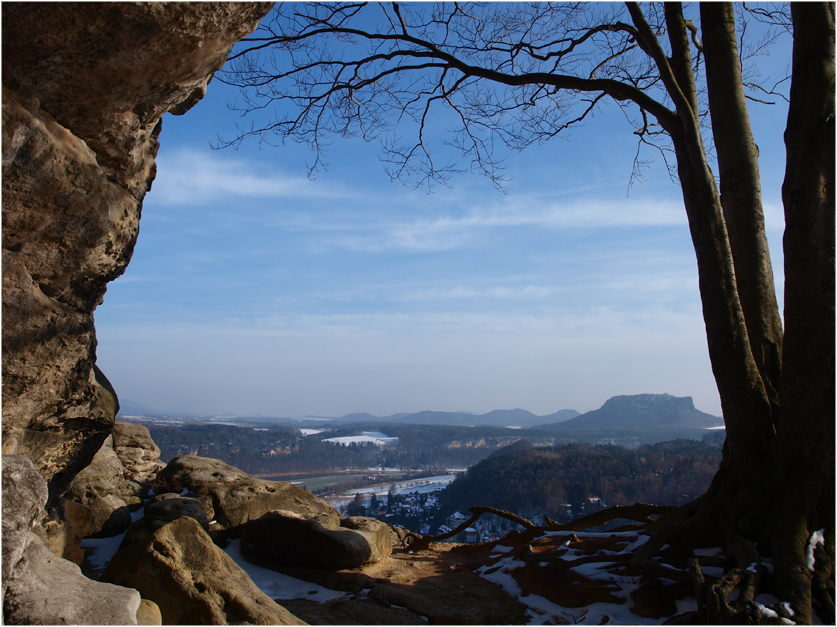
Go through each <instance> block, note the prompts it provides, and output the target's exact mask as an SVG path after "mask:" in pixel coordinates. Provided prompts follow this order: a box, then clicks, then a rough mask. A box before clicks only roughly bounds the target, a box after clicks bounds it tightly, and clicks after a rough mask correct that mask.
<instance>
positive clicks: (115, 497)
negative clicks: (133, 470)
mask: <svg viewBox="0 0 837 627" xmlns="http://www.w3.org/2000/svg"><path fill="white" fill-rule="evenodd" d="M124 473H125V469H124V467H123V466H122V462H120V461H119V457H117V455H116V452H115V451H114V450H113V448H112V442H111V438H107V439H106V440H105V444H104V445H103V446H102V448H101V449H99V452H98V453H96V456H95V457H94V458H93V461H92V462H91V463H90V465H89V466H87V468H84V469H83V470H82V471H81V472H80V473H78V475H76V477H75V479H74V480H73V484H72V486H71V487H70V490H69V491H68V492H67V497H68V498H70V499H72V500H74V501H76V502H78V503H81V504H82V505H85V506H87V507H89V508H90V511H91V513H92V517H93V520H92V522H91V529H90V533H91V535H93V536H94V537H109V536H113V535H116V534H118V533H122V532H123V531H125V530H126V529H127V528H128V525H130V524H131V512H130V510H129V505H131V506H136V507H138V506H139V504H140V502H141V500H140V496H141V495H142V494H143V492H144V491H145V490H144V489H143V488H142V486H140V485H139V484H138V483H137V482H135V481H129V480H127V479H125V477H124Z"/></svg>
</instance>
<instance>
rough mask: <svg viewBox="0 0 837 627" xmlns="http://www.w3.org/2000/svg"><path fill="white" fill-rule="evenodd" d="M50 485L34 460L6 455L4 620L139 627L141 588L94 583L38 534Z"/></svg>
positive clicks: (4, 494)
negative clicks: (56, 552) (132, 625)
mask: <svg viewBox="0 0 837 627" xmlns="http://www.w3.org/2000/svg"><path fill="white" fill-rule="evenodd" d="M46 499H47V486H46V483H45V482H44V480H43V478H42V477H41V476H40V475H39V474H38V472H37V471H36V470H35V467H34V466H33V464H32V462H31V460H29V459H27V458H25V457H19V456H13V455H4V456H3V622H4V623H5V624H27V625H60V624H65V625H84V624H87V625H128V624H136V622H137V610H138V609H139V606H140V595H139V593H138V592H137V591H136V590H130V589H127V588H123V587H120V586H114V585H110V584H105V583H100V582H97V581H91V580H90V579H87V578H86V577H84V576H83V575H82V574H81V570H80V569H79V567H78V566H76V565H75V564H73V563H71V562H69V561H67V560H65V559H61V558H60V557H57V556H56V555H55V554H54V553H53V552H52V551H51V550H50V548H49V547H48V546H47V545H46V543H45V542H44V541H43V540H42V539H41V537H40V536H39V535H38V534H37V533H35V532H34V531H33V525H34V523H35V522H36V521H37V520H38V518H39V515H40V514H41V512H42V508H43V506H44V504H45V502H46Z"/></svg>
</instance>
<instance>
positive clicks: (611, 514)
mask: <svg viewBox="0 0 837 627" xmlns="http://www.w3.org/2000/svg"><path fill="white" fill-rule="evenodd" d="M675 509H677V508H676V507H674V506H672V505H649V504H648V503H635V504H633V505H615V506H613V507H609V508H607V509H603V510H600V511H598V512H593V513H592V514H588V515H587V516H582V517H581V518H576V519H575V520H571V521H570V522H568V523H563V524H562V523H557V522H555V521H554V520H552V519H551V518H549V517H548V516H544V519H545V520H546V523H547V525H548V529H549V531H582V530H584V529H589V528H590V527H598V526H600V525H604V524H605V523H608V522H610V521H611V520H616V519H619V518H624V519H626V520H635V521H637V522H640V523H643V524H645V525H653V524H654V523H655V522H656V521H655V520H654V519H653V518H651V516H662V515H663V514H667V513H669V512H671V511H673V510H675Z"/></svg>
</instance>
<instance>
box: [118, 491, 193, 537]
mask: <svg viewBox="0 0 837 627" xmlns="http://www.w3.org/2000/svg"><path fill="white" fill-rule="evenodd" d="M143 514H144V515H143V517H142V518H140V519H139V520H137V521H136V522H134V523H132V524H131V526H130V527H128V531H127V533H126V534H125V537H124V538H123V539H122V544H120V545H119V549H120V550H122V549H124V548H127V547H129V546H131V545H132V544H136V543H138V542H144V541H145V540H146V539H148V538H149V537H151V535H152V534H153V533H154V532H155V531H157V530H158V529H159V528H160V527H163V526H164V525H167V524H169V523H170V522H172V521H175V520H177V519H178V518H183V517H184V516H186V517H189V518H193V519H195V520H196V521H198V524H199V525H200V526H201V528H202V529H203V530H204V531H208V530H209V521H208V520H207V518H206V513H204V510H203V507H202V506H201V503H200V501H198V500H197V499H193V498H188V497H182V496H178V495H177V494H174V493H171V492H170V493H168V494H158V495H156V496H154V497H153V498H152V499H150V500H149V501H148V502H147V503H146V504H145V507H144V511H143Z"/></svg>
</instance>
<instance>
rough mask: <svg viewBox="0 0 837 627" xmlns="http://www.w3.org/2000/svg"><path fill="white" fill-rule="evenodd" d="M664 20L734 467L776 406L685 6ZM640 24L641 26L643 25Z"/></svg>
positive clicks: (769, 428)
mask: <svg viewBox="0 0 837 627" xmlns="http://www.w3.org/2000/svg"><path fill="white" fill-rule="evenodd" d="M666 25H667V27H668V33H669V39H670V41H671V47H672V56H671V58H670V59H665V58H662V59H659V57H658V59H659V60H658V61H657V62H658V64H660V63H667V64H669V65H670V73H671V75H673V76H674V77H676V82H677V84H676V85H666V87H667V89H668V91H669V93H670V94H671V96H672V100H673V101H674V102H675V105H676V106H677V114H678V120H679V122H680V128H675V129H670V133H671V136H672V140H673V142H674V146H675V152H676V155H677V172H678V178H679V179H680V184H681V187H682V190H683V201H684V204H685V207H686V214H687V216H688V219H689V230H690V232H691V235H692V243H693V245H694V249H695V255H696V257H697V264H698V277H699V288H700V297H701V304H702V305H703V319H704V323H705V325H706V337H707V343H708V347H709V359H710V362H711V364H712V372H713V374H714V376H715V381H716V383H717V385H718V392H719V394H720V397H721V407H722V409H723V413H724V420H725V422H726V429H727V445H728V452H729V455H730V469H731V470H735V469H736V468H738V467H743V466H745V465H747V464H748V463H749V457H750V453H751V451H752V449H753V447H754V446H756V445H757V444H758V443H759V442H763V441H766V440H767V439H769V438H770V437H771V436H772V435H773V424H772V420H771V413H770V404H769V402H768V399H767V395H766V391H765V387H764V384H763V382H762V378H761V375H760V374H759V371H758V366H757V364H756V362H755V360H754V358H753V354H752V351H751V350H750V342H749V336H748V333H747V325H746V322H745V315H744V310H743V308H742V305H741V300H740V299H739V292H738V284H737V278H736V273H735V266H734V262H733V254H732V249H731V247H730V241H729V236H728V233H727V227H726V222H725V219H724V214H723V210H722V207H721V199H720V195H719V193H718V189H717V187H716V185H715V179H714V177H713V175H712V171H711V169H710V168H709V164H708V163H707V160H706V151H705V149H704V146H703V142H702V139H701V135H700V124H699V119H698V113H697V111H696V110H695V109H694V104H693V102H692V100H693V98H692V97H691V96H690V94H695V93H696V92H697V89H696V87H695V79H694V75H693V73H692V69H691V64H692V58H691V54H690V50H689V48H688V47H687V46H686V45H685V44H686V43H687V42H686V41H684V40H685V37H686V32H687V28H686V23H685V19H684V17H683V14H682V10H681V8H680V7H679V5H668V4H667V5H666ZM637 27H638V28H639V29H640V32H642V27H641V26H640V24H637ZM660 73H661V75H666V74H667V73H668V72H667V68H662V67H661V68H660Z"/></svg>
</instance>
